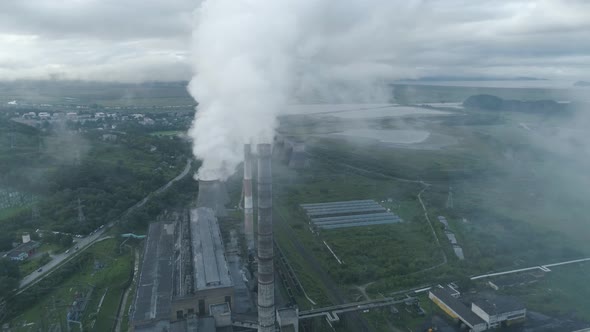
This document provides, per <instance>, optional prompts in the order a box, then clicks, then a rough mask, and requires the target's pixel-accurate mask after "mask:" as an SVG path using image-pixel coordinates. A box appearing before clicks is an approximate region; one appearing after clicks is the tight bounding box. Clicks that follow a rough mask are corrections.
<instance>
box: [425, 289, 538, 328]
mask: <svg viewBox="0 0 590 332" xmlns="http://www.w3.org/2000/svg"><path fill="white" fill-rule="evenodd" d="M459 296H460V293H459V292H457V291H456V290H455V289H453V288H451V287H450V286H440V285H439V286H437V287H433V288H432V289H430V290H429V293H428V297H429V298H430V299H431V300H432V301H433V302H434V303H435V304H436V305H438V306H439V307H440V308H441V309H442V310H443V311H444V312H446V313H447V314H448V315H449V316H450V317H451V318H453V319H456V320H458V321H460V322H461V323H463V324H464V325H466V326H467V327H469V331H471V332H481V331H486V330H489V329H494V328H499V327H503V326H511V325H515V324H520V323H523V322H524V321H525V319H526V308H525V307H524V306H523V305H522V304H521V303H520V302H518V301H516V300H515V299H513V298H509V297H504V296H499V295H492V294H483V295H478V296H477V297H475V298H473V299H471V301H467V299H465V300H464V301H461V300H459ZM464 302H467V303H469V302H470V303H471V306H470V307H469V306H468V305H467V304H465V303H464Z"/></svg>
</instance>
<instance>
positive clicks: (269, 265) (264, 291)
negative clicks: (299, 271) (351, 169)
mask: <svg viewBox="0 0 590 332" xmlns="http://www.w3.org/2000/svg"><path fill="white" fill-rule="evenodd" d="M270 158H271V145H270V144H258V331H259V332H271V331H272V332H274V331H275V303H274V301H275V296H274V267H273V232H272V166H271V159H270Z"/></svg>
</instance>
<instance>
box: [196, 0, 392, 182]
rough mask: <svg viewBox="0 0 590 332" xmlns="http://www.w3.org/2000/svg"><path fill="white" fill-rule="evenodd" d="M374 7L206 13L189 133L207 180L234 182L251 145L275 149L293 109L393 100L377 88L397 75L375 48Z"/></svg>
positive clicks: (250, 4)
mask: <svg viewBox="0 0 590 332" xmlns="http://www.w3.org/2000/svg"><path fill="white" fill-rule="evenodd" d="M374 4H377V3H376V2H375V3H374ZM366 5H367V3H366V2H364V1H346V2H339V3H338V4H337V5H335V4H333V2H331V1H310V0H303V1H302V0H279V1H265V0H249V1H234V0H217V1H204V2H203V3H202V4H201V6H200V7H199V8H198V9H197V10H196V11H195V29H194V31H193V46H194V50H193V61H194V62H193V69H194V72H195V76H194V77H193V79H192V80H191V82H190V85H189V92H190V93H191V95H192V96H193V97H194V98H195V99H196V100H197V101H198V102H199V106H198V108H197V113H196V115H195V120H194V122H193V125H192V127H191V129H190V131H189V134H190V136H191V137H192V139H193V141H194V144H193V153H194V155H195V156H196V157H197V158H198V159H200V160H202V161H203V164H202V166H201V169H200V170H199V173H198V174H197V178H199V179H214V178H219V179H225V178H227V177H228V176H229V175H231V174H232V173H233V172H234V171H235V168H236V166H237V165H238V164H239V163H240V162H241V161H242V159H243V148H242V146H243V144H244V143H253V144H257V143H261V142H267V143H268V142H272V138H273V134H274V129H275V126H276V117H277V115H278V114H279V113H280V112H281V110H283V109H284V107H285V105H286V104H287V103H288V102H293V101H306V100H309V99H313V100H315V101H318V100H320V101H326V100H329V101H337V102H343V101H350V99H354V100H357V101H363V102H365V101H373V102H375V101H387V98H388V95H389V94H388V93H386V92H385V91H382V90H380V89H378V88H376V87H377V86H378V84H375V82H376V81H379V78H380V77H382V76H383V75H386V76H388V77H390V76H391V75H390V74H391V73H390V72H389V71H388V70H386V67H387V66H384V65H380V64H379V63H378V61H377V60H378V54H379V52H377V50H375V49H374V48H372V47H369V44H368V43H367V41H366V37H368V36H369V35H370V33H369V31H373V29H372V28H374V26H373V24H374V23H373V22H374V21H373V20H371V18H372V17H367V16H373V12H372V10H377V9H378V7H377V6H370V3H369V4H368V5H369V6H368V7H367V6H366ZM332 17H337V18H338V19H332ZM363 39H365V44H364V45H362V46H363V47H365V49H364V50H363V51H362V53H359V51H358V48H357V46H358V45H356V43H357V42H358V41H359V40H363ZM374 41H377V40H374ZM363 53H365V54H363Z"/></svg>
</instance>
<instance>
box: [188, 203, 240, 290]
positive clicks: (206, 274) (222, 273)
mask: <svg viewBox="0 0 590 332" xmlns="http://www.w3.org/2000/svg"><path fill="white" fill-rule="evenodd" d="M191 235H192V247H193V248H192V249H193V263H194V270H195V290H196V291H198V290H202V289H206V288H217V287H228V286H232V281H231V277H230V275H229V269H228V266H227V261H226V259H225V250H224V247H223V242H222V240H221V232H220V230H219V225H218V223H217V218H216V217H215V212H214V211H213V210H212V209H210V208H196V209H192V210H191Z"/></svg>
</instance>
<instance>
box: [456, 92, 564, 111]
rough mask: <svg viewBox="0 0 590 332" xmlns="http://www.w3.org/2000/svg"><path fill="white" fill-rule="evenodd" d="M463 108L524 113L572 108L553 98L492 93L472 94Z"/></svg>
mask: <svg viewBox="0 0 590 332" xmlns="http://www.w3.org/2000/svg"><path fill="white" fill-rule="evenodd" d="M463 106H464V107H465V108H474V109H480V110H486V111H512V112H526V113H537V114H539V113H545V114H565V113H567V112H568V111H570V110H571V109H572V105H571V104H569V103H558V102H557V101H555V100H533V101H523V100H507V99H502V98H500V97H496V96H493V95H486V94H481V95H474V96H471V97H469V98H467V99H465V101H464V102H463Z"/></svg>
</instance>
